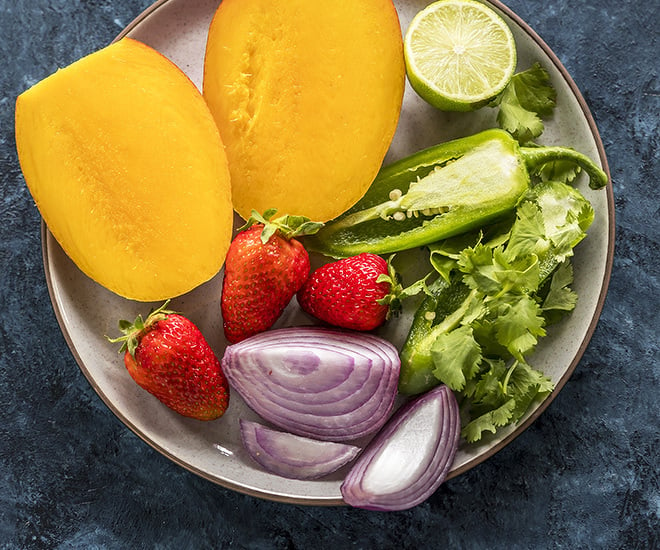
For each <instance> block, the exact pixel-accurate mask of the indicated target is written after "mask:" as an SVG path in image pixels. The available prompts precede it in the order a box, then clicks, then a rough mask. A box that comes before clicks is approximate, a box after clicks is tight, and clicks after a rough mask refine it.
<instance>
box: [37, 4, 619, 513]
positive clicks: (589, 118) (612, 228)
mask: <svg viewBox="0 0 660 550" xmlns="http://www.w3.org/2000/svg"><path fill="white" fill-rule="evenodd" d="M171 1H172V0H156V1H155V2H154V3H153V4H151V5H149V6H148V7H147V8H145V9H144V10H143V11H142V12H141V13H140V14H139V15H137V16H136V17H135V18H134V19H133V20H132V21H131V22H130V23H129V24H128V25H126V27H124V29H122V31H121V32H120V33H119V34H118V35H117V36H115V38H114V39H113V40H112V42H116V41H117V40H120V39H121V38H123V37H125V36H126V35H128V34H129V33H130V32H131V31H132V30H133V29H135V28H136V27H137V26H138V25H139V24H140V23H142V22H143V21H144V20H146V19H148V18H149V17H150V16H152V15H153V14H154V13H155V12H156V11H157V10H158V9H160V8H162V7H163V6H164V5H166V4H168V3H170V2H171ZM483 1H484V2H485V3H487V4H491V5H492V6H494V7H495V8H496V9H498V10H500V11H501V12H502V13H503V14H505V15H506V16H507V17H509V18H510V19H512V20H513V21H514V22H515V23H516V24H517V25H518V26H519V28H520V30H521V31H523V32H524V33H526V34H527V35H528V36H529V37H530V38H531V39H532V41H533V42H535V43H536V44H537V45H538V46H539V47H540V48H541V49H542V50H543V52H544V53H545V54H546V55H547V57H548V59H549V60H550V61H551V62H552V64H553V65H554V67H555V69H556V70H557V71H558V72H559V73H560V74H561V76H562V78H563V79H564V81H565V83H566V84H567V85H568V87H569V88H570V90H571V92H572V93H573V95H574V97H575V99H576V101H577V103H578V105H579V107H580V110H581V111H582V114H583V116H584V118H585V121H586V122H587V126H588V127H589V131H590V133H591V136H592V138H593V140H594V142H595V146H596V149H597V151H598V156H599V161H600V163H601V166H602V169H603V170H604V171H605V173H606V174H607V178H608V184H607V186H606V187H605V189H604V192H605V193H606V198H607V220H608V227H607V253H606V257H605V271H604V274H603V278H602V280H601V290H600V293H599V296H598V301H597V303H596V308H595V310H594V312H593V315H592V317H591V320H590V322H589V325H588V328H587V330H586V332H585V335H584V337H583V339H582V342H581V343H580V346H579V348H578V351H577V353H576V354H575V356H574V358H573V360H572V361H571V363H570V364H569V365H568V367H567V369H566V371H565V372H564V374H563V375H562V376H561V378H560V379H559V380H558V381H557V383H556V384H555V388H554V389H553V391H552V392H551V393H550V394H549V395H548V396H547V397H546V398H545V399H544V400H543V401H542V402H541V403H540V405H539V406H538V407H537V408H536V410H535V411H534V412H533V413H532V414H530V415H529V417H528V418H526V419H525V421H523V422H521V423H520V424H518V425H517V426H516V427H515V429H514V430H512V432H511V433H510V434H508V435H507V436H506V437H504V438H503V439H502V440H501V441H499V442H498V443H496V444H495V445H493V446H491V447H490V448H489V449H488V450H486V451H484V452H483V453H481V454H479V456H477V457H475V458H472V459H470V460H468V461H467V462H466V463H465V464H463V465H461V466H460V467H458V468H456V469H455V470H453V471H452V472H451V473H450V474H449V475H448V476H447V480H449V479H452V478H454V477H457V476H459V475H461V474H463V473H465V472H467V471H469V470H471V469H472V468H474V467H476V466H478V465H479V464H481V463H482V462H484V461H486V460H488V459H489V458H490V457H492V456H494V455H495V454H497V453H498V452H499V451H501V450H502V449H503V448H504V447H506V446H507V445H509V444H510V443H511V442H512V441H513V440H514V439H516V438H517V437H518V436H520V435H521V434H522V433H524V432H525V431H526V430H527V429H528V428H529V426H530V425H531V424H533V423H534V422H535V421H536V420H537V419H538V417H539V416H541V414H542V413H543V412H545V410H546V409H547V408H548V407H549V406H550V404H551V403H552V402H553V401H554V399H555V398H556V397H557V395H558V394H559V393H560V391H561V390H562V388H563V387H564V385H565V384H566V382H567V381H568V380H569V379H570V378H571V376H572V375H573V372H574V371H575V369H576V368H577V365H578V364H579V363H580V361H581V360H582V357H583V355H584V353H585V351H586V349H587V347H588V345H589V342H590V341H591V338H592V337H593V334H594V332H595V330H596V326H597V325H598V322H599V320H600V317H601V314H602V310H603V307H604V304H605V300H606V297H607V291H608V288H609V283H610V279H611V275H612V269H613V264H614V248H615V232H616V223H615V221H616V220H615V207H614V191H613V182H612V178H611V174H610V170H609V165H608V162H607V156H606V154H605V148H604V145H603V142H602V139H601V137H600V133H599V131H598V127H597V125H596V121H595V119H594V117H593V115H592V114H591V111H590V109H589V107H588V105H587V102H586V100H585V99H584V97H583V95H582V93H581V91H580V89H579V88H578V86H577V84H576V83H575V81H574V80H573V78H572V77H571V75H570V74H569V72H568V70H567V69H566V68H565V67H564V65H563V63H562V62H561V60H560V59H559V57H558V56H557V55H556V54H555V53H554V51H553V50H552V49H551V48H550V47H549V46H548V44H547V43H546V42H545V41H544V40H543V39H542V38H541V37H540V35H539V34H537V33H536V31H534V29H532V27H531V26H530V25H529V24H528V23H527V22H525V21H524V20H523V19H522V18H521V17H520V16H519V15H517V14H516V13H515V12H514V11H513V10H512V9H511V8H509V7H508V6H506V5H505V4H503V3H502V2H501V1H500V0H483ZM49 234H50V233H49V231H48V228H47V226H46V224H45V222H44V220H43V218H42V220H41V255H42V262H43V267H44V273H45V279H46V285H47V288H48V294H49V298H50V303H51V306H52V308H53V311H54V314H55V317H56V320H57V323H58V325H59V327H60V330H61V332H62V335H63V336H64V339H65V341H66V344H67V347H68V348H69V350H70V352H71V354H72V355H73V357H74V359H75V361H76V363H77V364H78V367H79V368H80V370H81V372H82V373H83V375H84V376H85V378H86V379H87V381H88V383H89V384H90V386H91V387H92V389H94V391H95V393H96V394H97V395H98V396H99V397H100V398H101V400H102V401H103V403H104V404H105V405H106V406H107V407H108V409H109V410H110V411H111V412H112V413H113V414H114V415H115V416H116V417H117V418H118V419H119V420H120V421H121V422H122V424H123V425H124V426H126V427H127V428H129V429H130V430H131V431H132V432H133V433H134V434H135V435H137V436H138V437H139V438H140V439H141V440H142V441H144V442H145V443H147V444H148V445H149V446H150V447H151V448H153V449H154V450H156V451H157V452H158V453H160V454H161V455H163V456H165V457H167V458H168V459H169V460H171V461H172V462H174V463H175V464H177V465H179V466H181V467H182V468H184V469H185V470H188V471H189V472H191V473H194V474H195V475H197V476H199V477H202V478H204V479H206V480H208V481H210V482H211V483H213V484H215V485H219V486H222V487H225V488H227V489H230V490H233V491H236V492H239V493H242V494H245V495H249V496H253V497H257V498H260V499H265V500H271V501H275V502H282V503H290V504H303V505H310V506H338V505H346V503H345V502H344V501H343V500H342V499H341V498H339V499H337V498H334V497H328V498H322V497H310V498H301V497H296V496H289V495H286V494H273V493H268V492H264V491H260V490H258V489H253V488H251V487H249V486H246V485H242V484H240V483H236V482H232V481H231V480H225V479H222V480H221V479H218V478H216V477H213V476H212V475H209V474H207V473H206V472H204V471H203V470H201V469H199V468H197V467H196V466H194V465H192V464H190V463H188V462H185V461H183V460H181V459H180V458H179V457H177V456H176V455H174V454H173V453H171V452H169V451H167V450H166V449H164V448H163V447H162V446H160V445H159V444H158V443H156V442H155V441H153V440H152V439H150V438H149V437H148V436H147V435H146V434H144V433H142V431H141V430H140V429H139V428H138V427H137V426H135V425H134V424H133V423H132V422H131V421H130V420H129V419H128V418H126V417H125V415H124V414H123V413H122V412H121V411H120V410H119V409H118V408H117V407H116V406H115V405H114V404H113V403H112V402H111V401H110V399H109V398H108V397H107V396H106V395H105V394H104V393H103V391H102V390H101V388H100V387H99V386H98V384H97V383H96V381H95V380H94V378H93V377H92V376H91V373H90V372H89V370H88V369H87V367H86V366H85V365H84V362H83V361H82V359H81V357H80V355H79V353H78V351H77V349H76V348H75V346H74V344H73V339H72V337H71V335H70V333H69V330H68V328H67V326H66V324H65V321H64V314H63V313H62V311H60V309H59V307H58V305H57V304H58V301H57V297H56V293H55V289H54V284H53V279H52V275H51V270H50V269H49V260H48V250H49V249H48V236H49Z"/></svg>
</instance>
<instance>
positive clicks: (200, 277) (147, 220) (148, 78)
mask: <svg viewBox="0 0 660 550" xmlns="http://www.w3.org/2000/svg"><path fill="white" fill-rule="evenodd" d="M15 123H16V145H17V150H18V156H19V160H20V164H21V168H22V171H23V174H24V176H25V181H26V183H27V186H28V188H29V190H30V192H31V194H32V197H33V198H34V201H35V203H36V205H37V207H38V209H39V211H40V213H41V215H42V217H43V219H44V220H45V222H46V225H47V226H48V228H49V230H50V231H51V233H52V234H53V236H54V237H55V239H56V240H57V241H58V243H59V244H60V245H61V247H62V248H63V250H64V251H65V252H66V254H67V255H68V256H69V257H70V258H71V259H72V260H73V261H74V263H75V264H76V265H77V266H78V267H79V268H80V269H81V270H82V271H83V272H84V273H85V274H86V275H88V276H89V277H90V278H92V279H93V280H95V281H96V282H97V283H99V284H101V285H102V286H104V287H106V288H107V289H109V290H111V291H112V292H114V293H116V294H118V295H120V296H123V297H125V298H129V299H133V300H138V301H157V300H158V301H160V300H164V299H166V298H171V297H174V296H178V295H180V294H183V293H185V292H187V291H189V290H191V289H193V288H195V287H196V286H198V285H200V284H201V283H203V282H205V281H207V280H209V279H210V278H212V277H213V276H214V275H215V274H216V273H217V272H218V271H219V270H220V268H221V267H222V264H223V262H224V258H225V255H226V253H227V249H228V248H229V243H230V238H231V231H232V223H233V209H232V206H231V184H230V179H229V178H230V176H229V169H228V166H227V159H226V156H225V154H224V151H223V146H222V141H221V139H220V135H219V132H218V130H217V127H216V125H215V123H214V120H213V117H212V116H211V114H210V112H209V110H208V107H207V106H206V103H205V102H204V100H203V97H202V96H201V94H200V92H199V90H198V89H197V88H196V87H195V85H194V84H193V83H192V82H191V81H190V80H189V79H188V77H187V76H186V75H185V74H184V73H183V72H182V71H181V70H180V69H179V68H178V67H176V65H174V64H173V63H172V62H170V61H169V60H168V59H166V58H165V57H164V56H162V55H161V54H160V53H158V52H157V51H156V50H153V49H152V48H150V47H148V46H146V45H144V44H142V43H140V42H137V41H135V40H132V39H130V38H124V39H122V40H120V41H118V42H116V43H114V44H112V45H110V46H108V47H106V48H103V49H102V50H99V51H97V52H95V53H92V54H90V55H88V56H86V57H84V58H82V59H80V60H78V61H76V62H75V63H73V64H71V65H70V66H68V67H66V68H64V69H60V70H58V71H57V72H55V73H54V74H52V75H50V76H49V77H47V78H45V79H44V80H42V81H41V82H39V83H37V84H36V85H34V86H33V87H32V88H30V89H29V90H27V91H25V92H24V93H22V94H21V95H20V96H19V97H18V99H17V101H16V120H15Z"/></svg>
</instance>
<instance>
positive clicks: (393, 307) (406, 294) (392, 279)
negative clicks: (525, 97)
mask: <svg viewBox="0 0 660 550" xmlns="http://www.w3.org/2000/svg"><path fill="white" fill-rule="evenodd" d="M394 256H395V254H392V255H391V256H390V257H389V258H388V259H387V274H385V273H382V274H381V275H379V276H378V278H377V279H376V282H378V283H382V282H386V283H389V284H390V291H389V293H388V294H387V296H384V297H383V298H381V299H380V300H377V302H378V303H379V304H381V305H388V306H389V309H388V311H387V318H388V319H389V318H390V317H391V316H392V314H395V315H396V314H398V313H399V311H401V302H402V300H405V299H406V298H410V297H411V296H415V295H417V294H419V293H420V292H424V293H425V294H427V295H428V294H429V290H428V287H427V286H426V279H428V277H429V276H428V275H427V276H426V277H424V278H423V279H420V280H419V281H415V282H414V283H413V284H411V285H410V286H407V287H405V288H404V286H403V285H402V284H401V276H400V275H399V273H397V271H396V269H394V264H393V263H392V261H393V260H394Z"/></svg>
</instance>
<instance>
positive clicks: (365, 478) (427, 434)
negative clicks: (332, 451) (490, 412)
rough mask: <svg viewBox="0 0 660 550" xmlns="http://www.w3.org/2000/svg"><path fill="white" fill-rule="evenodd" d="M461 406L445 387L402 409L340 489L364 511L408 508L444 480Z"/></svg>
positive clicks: (453, 451)
mask: <svg viewBox="0 0 660 550" xmlns="http://www.w3.org/2000/svg"><path fill="white" fill-rule="evenodd" d="M460 429H461V426H460V418H459V412H458V402H457V401H456V397H455V396H454V394H453V392H452V391H451V390H450V389H449V388H448V387H447V386H445V385H441V386H438V387H436V388H434V389H432V390H430V391H429V392H427V393H425V394H423V395H421V396H420V397H418V398H416V399H414V400H413V401H410V402H408V403H406V404H405V405H403V406H402V407H401V408H400V409H399V410H398V411H397V412H396V413H394V415H392V418H391V419H390V421H389V422H388V423H387V424H386V425H385V427H384V428H383V429H382V430H381V431H380V432H379V433H378V434H377V435H376V436H375V437H374V439H373V440H372V441H371V442H370V443H369V444H368V445H367V447H366V449H365V450H364V451H363V452H362V454H361V455H360V456H359V458H358V459H357V461H356V463H355V464H354V465H353V467H352V468H351V470H350V472H349V473H348V475H347V476H346V479H345V480H344V482H343V483H342V485H341V493H342V496H343V497H344V501H345V502H346V503H347V504H349V505H351V506H354V507H356V508H364V509H366V510H380V511H394V510H407V509H409V508H412V507H414V506H417V505H418V504H420V503H421V502H423V501H424V500H426V499H427V498H428V497H429V496H430V495H431V494H433V493H434V492H435V491H436V489H437V488H438V487H439V486H440V485H441V484H442V482H443V481H444V480H445V479H446V477H447V473H448V472H449V469H450V468H451V465H452V463H453V461H454V456H455V455H456V450H457V448H458V441H459V437H460Z"/></svg>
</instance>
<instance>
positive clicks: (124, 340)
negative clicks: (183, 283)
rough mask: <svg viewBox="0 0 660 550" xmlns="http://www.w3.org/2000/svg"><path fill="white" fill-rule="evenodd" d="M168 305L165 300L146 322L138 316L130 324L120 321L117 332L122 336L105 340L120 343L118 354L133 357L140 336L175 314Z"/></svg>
mask: <svg viewBox="0 0 660 550" xmlns="http://www.w3.org/2000/svg"><path fill="white" fill-rule="evenodd" d="M169 303H170V300H167V301H166V302H165V303H164V304H163V305H162V306H160V307H159V308H158V309H155V310H152V311H151V312H150V313H149V315H148V316H147V319H146V321H145V320H144V319H143V318H142V315H138V316H137V317H136V318H135V320H134V321H133V322H132V323H131V322H130V321H127V320H126V319H121V320H120V321H119V331H120V332H121V333H122V336H118V337H117V338H110V337H109V336H106V338H107V339H108V341H109V342H111V343H113V344H116V343H119V342H121V344H122V345H121V347H120V348H119V353H122V352H124V351H128V353H130V354H131V355H132V356H133V357H135V349H136V348H137V346H138V344H139V343H140V336H141V335H142V334H143V333H144V332H145V331H146V330H147V329H149V327H151V325H153V324H154V323H156V322H158V321H162V320H163V319H166V318H167V316H168V315H171V314H173V313H175V312H174V311H170V310H169V309H167V306H168V304H169Z"/></svg>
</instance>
